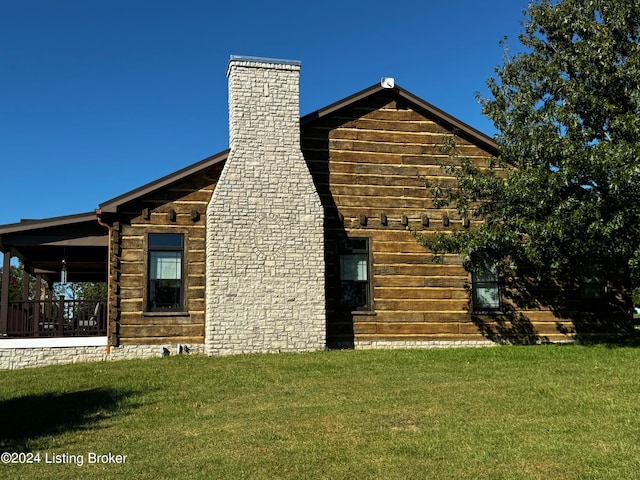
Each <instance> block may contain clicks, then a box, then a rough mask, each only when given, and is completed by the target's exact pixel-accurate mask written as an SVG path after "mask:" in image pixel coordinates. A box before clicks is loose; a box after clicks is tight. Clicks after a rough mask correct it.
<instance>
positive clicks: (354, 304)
mask: <svg viewBox="0 0 640 480" xmlns="http://www.w3.org/2000/svg"><path fill="white" fill-rule="evenodd" d="M368 289H369V284H368V283H367V282H353V281H343V282H341V294H340V306H341V307H344V308H345V309H347V310H357V309H359V308H362V307H366V306H367V305H368V301H367V297H368V295H367V291H368Z"/></svg>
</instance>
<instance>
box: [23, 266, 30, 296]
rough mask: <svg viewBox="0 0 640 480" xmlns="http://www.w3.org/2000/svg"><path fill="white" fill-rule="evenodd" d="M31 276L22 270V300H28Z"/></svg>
mask: <svg viewBox="0 0 640 480" xmlns="http://www.w3.org/2000/svg"><path fill="white" fill-rule="evenodd" d="M30 280H31V275H29V272H27V271H26V270H22V300H29V281H30Z"/></svg>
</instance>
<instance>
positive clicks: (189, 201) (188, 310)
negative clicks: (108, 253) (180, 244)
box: [111, 167, 220, 344]
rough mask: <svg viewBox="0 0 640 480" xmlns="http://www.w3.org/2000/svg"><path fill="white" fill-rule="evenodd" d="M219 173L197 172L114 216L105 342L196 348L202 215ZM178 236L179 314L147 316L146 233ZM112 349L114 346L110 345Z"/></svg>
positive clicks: (201, 301)
mask: <svg viewBox="0 0 640 480" xmlns="http://www.w3.org/2000/svg"><path fill="white" fill-rule="evenodd" d="M219 173H220V168H219V167H216V168H212V169H210V170H209V171H205V172H202V173H201V174H200V175H199V176H198V178H191V179H188V180H186V181H184V182H181V183H180V184H178V185H174V186H172V187H171V188H169V189H166V190H162V191H161V192H159V193H157V194H156V195H154V196H151V197H147V198H145V199H144V200H143V201H141V202H138V203H136V204H135V205H127V206H125V208H124V209H123V210H124V211H123V212H122V213H121V214H120V217H121V218H122V217H126V218H127V220H126V221H121V222H116V224H114V226H113V227H112V237H113V239H112V255H113V256H114V257H115V258H114V259H113V260H112V274H111V275H112V277H111V278H112V282H113V284H114V287H113V288H112V290H113V292H114V298H113V300H112V301H111V303H112V310H111V315H112V316H111V339H112V340H113V339H115V338H117V341H118V343H120V344H202V343H204V324H205V294H204V289H205V230H206V225H205V223H206V222H205V220H206V217H205V212H206V207H207V204H208V202H209V200H210V198H211V195H212V193H213V190H214V189H215V186H216V183H217V179H218V177H219ZM150 233H181V234H183V235H184V260H183V261H184V266H183V269H184V270H183V282H184V300H183V301H184V311H183V312H148V311H147V308H146V304H147V268H148V250H147V249H148V234H150ZM112 344H114V342H113V341H112Z"/></svg>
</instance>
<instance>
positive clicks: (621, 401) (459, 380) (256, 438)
mask: <svg viewBox="0 0 640 480" xmlns="http://www.w3.org/2000/svg"><path fill="white" fill-rule="evenodd" d="M639 359H640V350H638V349H636V348H631V347H618V348H608V347H604V346H577V345H565V346H535V347H495V348H470V349H453V350H401V351H329V352H318V353H312V354H298V355H296V354H272V355H249V356H236V357H226V358H205V357H197V356H189V357H169V358H158V359H151V360H144V361H122V362H113V363H93V364H77V365H69V366H58V367H46V368H37V369H28V370H20V371H11V372H0V385H1V386H0V432H1V435H0V451H10V452H29V453H33V454H34V455H35V454H38V453H39V454H40V463H35V464H29V465H24V464H22V465H19V464H4V465H2V464H0V478H7V479H10V478H28V479H39V478H56V479H57V478H68V479H73V478H82V479H93V478H96V479H98V478H100V479H102V478H135V479H182V478H202V479H224V478H228V479H241V478H251V479H263V478H264V479H267V478H269V479H273V478H291V479H305V478H313V479H315V478H318V479H322V478H327V479H351V478H354V479H368V478H376V479H377V478H380V479H408V478H411V479H414V478H428V479H446V478H452V479H482V478H486V479H511V478H513V479H534V478H535V479H542V478H544V479H550V478H553V479H569V478H571V479H586V478H594V479H596V478H597V479H600V478H603V479H604V478H611V479H627V478H628V479H635V478H638V477H639V476H640V404H639V401H640V388H639V379H640V361H639ZM90 452H95V453H99V454H107V453H112V454H114V455H126V456H127V458H126V463H123V464H116V463H110V464H87V460H88V455H89V453H90ZM54 454H58V455H62V454H67V455H76V456H82V457H83V460H84V464H83V465H82V466H79V465H77V464H76V463H71V464H68V463H67V464H64V463H62V464H52V463H45V459H46V457H48V458H49V459H52V458H55V457H54Z"/></svg>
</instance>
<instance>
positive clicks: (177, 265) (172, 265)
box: [150, 252, 182, 280]
mask: <svg viewBox="0 0 640 480" xmlns="http://www.w3.org/2000/svg"><path fill="white" fill-rule="evenodd" d="M150 256H151V262H150V270H151V271H150V278H151V279H166V280H169V279H181V278H182V252H150Z"/></svg>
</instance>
